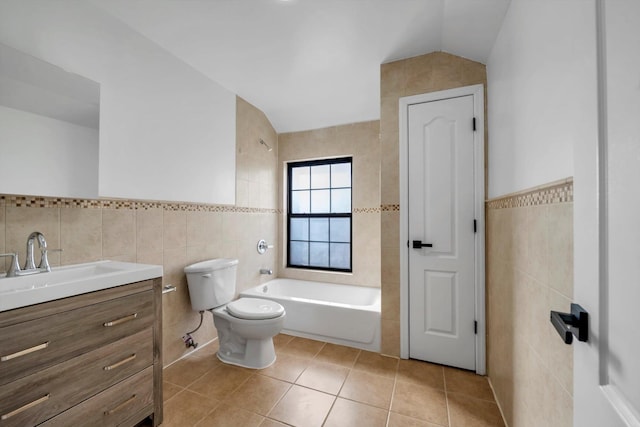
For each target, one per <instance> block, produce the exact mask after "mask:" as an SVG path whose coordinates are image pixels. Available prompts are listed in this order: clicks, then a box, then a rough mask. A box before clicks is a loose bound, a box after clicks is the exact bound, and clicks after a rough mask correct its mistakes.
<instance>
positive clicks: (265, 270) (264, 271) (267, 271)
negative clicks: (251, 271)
mask: <svg viewBox="0 0 640 427" xmlns="http://www.w3.org/2000/svg"><path fill="white" fill-rule="evenodd" d="M260 274H269V275H271V274H273V270H271V269H270V268H261V269H260Z"/></svg>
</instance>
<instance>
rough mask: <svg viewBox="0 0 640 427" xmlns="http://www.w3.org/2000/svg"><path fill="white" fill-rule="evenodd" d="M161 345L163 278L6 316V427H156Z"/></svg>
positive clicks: (1, 331) (0, 413) (1, 354)
mask: <svg viewBox="0 0 640 427" xmlns="http://www.w3.org/2000/svg"><path fill="white" fill-rule="evenodd" d="M0 285H1V282H0ZM161 348H162V279H161V278H155V279H151V280H145V281H141V282H136V283H130V284H127V285H122V286H116V287H112V288H108V289H104V290H99V291H95V292H90V293H85V294H81V295H77V296H72V297H68V298H62V299H58V300H55V301H50V302H44V303H40V304H35V305H30V306H27V307H21V308H16V309H13V310H8V311H3V312H0V427H5V426H20V427H25V426H35V425H42V426H47V427H50V426H65V427H66V426H85V425H86V426H95V427H97V426H100V427H104V426H116V425H123V426H135V425H136V424H138V423H139V422H141V421H143V420H144V419H145V418H149V419H150V420H152V421H153V425H154V426H158V425H160V424H161V423H162V359H161Z"/></svg>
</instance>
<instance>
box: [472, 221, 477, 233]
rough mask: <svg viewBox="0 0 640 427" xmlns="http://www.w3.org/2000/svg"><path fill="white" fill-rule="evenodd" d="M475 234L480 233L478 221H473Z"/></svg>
mask: <svg viewBox="0 0 640 427" xmlns="http://www.w3.org/2000/svg"><path fill="white" fill-rule="evenodd" d="M473 232H474V233H477V232H478V221H476V220H475V219H474V220H473Z"/></svg>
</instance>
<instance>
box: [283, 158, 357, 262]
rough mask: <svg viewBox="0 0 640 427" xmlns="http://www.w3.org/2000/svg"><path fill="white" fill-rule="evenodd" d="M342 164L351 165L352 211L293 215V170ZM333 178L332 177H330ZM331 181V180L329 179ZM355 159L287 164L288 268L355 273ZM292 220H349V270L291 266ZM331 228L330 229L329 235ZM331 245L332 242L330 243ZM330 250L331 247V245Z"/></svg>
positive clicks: (330, 159) (319, 160) (329, 159)
mask: <svg viewBox="0 0 640 427" xmlns="http://www.w3.org/2000/svg"><path fill="white" fill-rule="evenodd" d="M340 163H349V164H350V165H351V186H350V187H349V188H350V190H351V201H350V209H349V212H344V213H331V212H328V213H320V214H318V213H315V214H314V213H307V214H299V213H298V214H294V213H292V209H291V204H292V192H293V189H292V185H291V184H292V182H291V181H292V170H293V169H294V168H298V167H308V166H321V165H334V164H340ZM329 176H331V175H329ZM329 179H331V178H329ZM336 188H346V187H336ZM328 189H329V190H330V189H332V187H331V181H329V187H328ZM352 213H353V157H339V158H326V159H317V160H307V161H300V162H290V163H288V164H287V268H300V269H306V270H319V271H331V272H341V273H352V272H353V215H352ZM292 218H328V219H330V218H349V268H335V267H320V266H312V265H297V264H291V219H292ZM330 224H331V221H329V227H331V225H330ZM330 230H331V228H329V233H330V232H331V231H330ZM328 243H329V244H330V243H331V240H329V241H328ZM329 248H331V246H330V245H329ZM329 251H331V249H329ZM329 259H331V252H329Z"/></svg>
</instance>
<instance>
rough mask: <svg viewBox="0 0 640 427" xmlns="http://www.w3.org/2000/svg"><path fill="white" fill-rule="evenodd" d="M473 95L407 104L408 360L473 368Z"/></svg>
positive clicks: (474, 357) (474, 355) (474, 356)
mask: <svg viewBox="0 0 640 427" xmlns="http://www.w3.org/2000/svg"><path fill="white" fill-rule="evenodd" d="M473 101H474V100H473V96H471V95H469V96H461V97H457V98H449V99H444V100H438V101H432V102H424V103H420V104H413V105H410V106H409V108H408V123H409V126H408V146H409V147H408V157H409V158H408V174H409V179H408V187H409V188H408V192H409V206H408V215H409V220H408V224H409V239H410V240H420V241H422V242H423V243H427V244H430V245H432V246H431V247H422V248H419V249H414V248H413V247H412V248H411V249H409V357H412V358H416V359H421V360H427V361H430V362H435V363H441V364H446V365H451V366H457V367H460V368H465V369H470V370H475V360H476V354H475V333H474V320H475V270H474V269H475V252H474V251H475V248H474V244H475V236H474V230H473V220H474V147H473V143H474V135H473V128H472V119H473V111H474V110H473V108H474V104H473Z"/></svg>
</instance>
